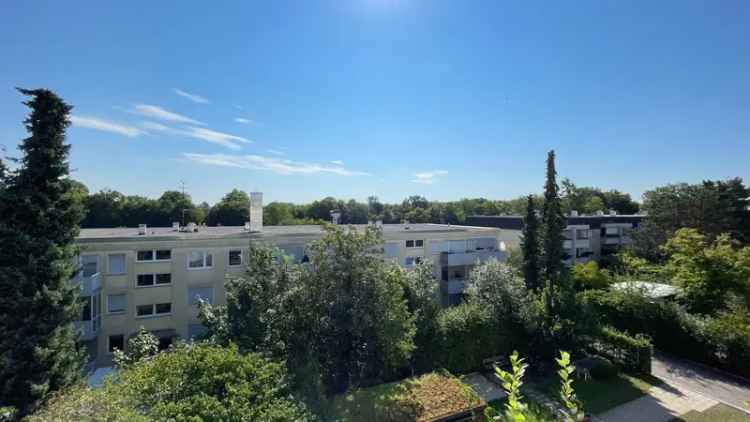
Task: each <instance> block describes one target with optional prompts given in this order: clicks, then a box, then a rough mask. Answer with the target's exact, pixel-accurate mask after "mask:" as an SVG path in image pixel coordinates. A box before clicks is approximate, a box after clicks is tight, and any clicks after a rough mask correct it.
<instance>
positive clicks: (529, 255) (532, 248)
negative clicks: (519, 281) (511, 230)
mask: <svg viewBox="0 0 750 422" xmlns="http://www.w3.org/2000/svg"><path fill="white" fill-rule="evenodd" d="M521 251H522V252H523V276H524V279H525V280H526V288H528V289H531V290H537V289H539V287H541V286H540V282H539V219H538V218H537V215H536V205H535V204H534V195H529V196H528V198H527V202H526V217H525V218H524V225H523V238H522V239H521Z"/></svg>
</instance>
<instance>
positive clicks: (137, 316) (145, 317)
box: [135, 302, 173, 319]
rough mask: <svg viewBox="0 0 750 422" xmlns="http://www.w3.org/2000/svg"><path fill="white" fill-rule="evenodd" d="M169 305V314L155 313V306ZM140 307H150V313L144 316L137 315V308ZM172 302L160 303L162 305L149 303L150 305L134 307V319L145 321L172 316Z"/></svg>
mask: <svg viewBox="0 0 750 422" xmlns="http://www.w3.org/2000/svg"><path fill="white" fill-rule="evenodd" d="M164 304H169V312H164V313H160V314H158V313H156V305H164ZM141 306H151V313H150V314H146V315H138V308H139V307H141ZM172 308H173V307H172V302H162V303H151V304H148V303H146V304H143V305H136V306H135V317H136V319H147V318H159V317H163V316H169V315H172Z"/></svg>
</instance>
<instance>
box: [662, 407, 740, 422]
mask: <svg viewBox="0 0 750 422" xmlns="http://www.w3.org/2000/svg"><path fill="white" fill-rule="evenodd" d="M672 421H673V422H717V421H721V422H747V421H750V415H748V414H747V413H745V412H740V411H739V410H737V409H735V408H733V407H729V406H727V405H725V404H717V405H716V406H714V407H711V408H708V409H706V410H705V411H703V412H696V411H695V410H691V411H690V412H688V413H685V414H684V415H682V416H680V417H679V418H675V419H673V420H672Z"/></svg>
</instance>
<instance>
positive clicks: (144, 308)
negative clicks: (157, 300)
mask: <svg viewBox="0 0 750 422" xmlns="http://www.w3.org/2000/svg"><path fill="white" fill-rule="evenodd" d="M153 314H154V305H138V306H136V307H135V315H136V316H149V315H153Z"/></svg>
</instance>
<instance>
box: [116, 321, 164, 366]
mask: <svg viewBox="0 0 750 422" xmlns="http://www.w3.org/2000/svg"><path fill="white" fill-rule="evenodd" d="M157 353H159V339H157V338H156V336H155V335H153V334H151V333H150V332H148V331H146V329H145V328H143V327H141V329H140V330H139V331H138V333H137V334H136V335H134V336H132V337H130V339H129V340H128V346H127V348H126V350H125V351H122V350H119V349H116V350H115V353H114V355H115V356H114V361H115V365H116V366H117V367H118V368H125V367H128V366H130V365H133V364H135V363H137V362H140V361H141V360H143V359H146V358H148V357H150V356H153V355H155V354H157Z"/></svg>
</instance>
